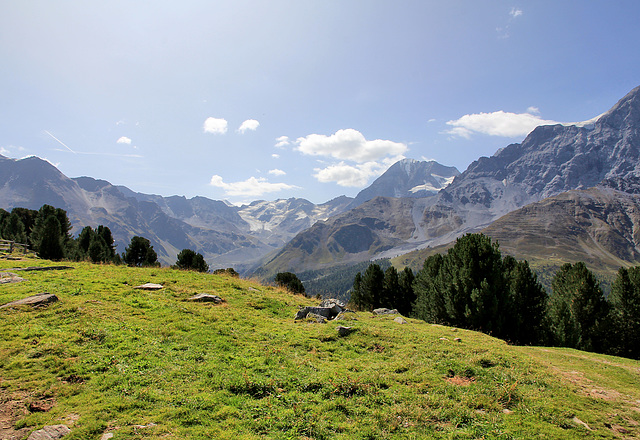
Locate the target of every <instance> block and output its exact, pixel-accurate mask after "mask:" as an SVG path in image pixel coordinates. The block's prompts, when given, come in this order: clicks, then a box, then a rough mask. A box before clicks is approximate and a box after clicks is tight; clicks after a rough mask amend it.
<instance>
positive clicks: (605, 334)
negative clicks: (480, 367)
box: [350, 234, 640, 359]
mask: <svg viewBox="0 0 640 440" xmlns="http://www.w3.org/2000/svg"><path fill="white" fill-rule="evenodd" d="M350 303H351V305H352V306H353V307H355V308H357V309H360V310H371V309H374V308H377V307H389V308H396V309H398V311H399V312H400V313H402V314H404V315H405V316H411V317H414V318H418V319H423V320H425V321H427V322H430V323H435V324H443V325H449V326H455V327H460V328H466V329H470V330H477V331H482V332H485V333H488V334H491V335H493V336H496V337H499V338H502V339H505V340H508V341H510V342H513V343H516V344H533V345H553V346H561V347H571V348H577V349H580V350H587V351H595V352H600V353H607V354H613V355H619V356H625V357H630V358H635V359H639V358H640V266H638V267H634V268H629V269H627V268H620V270H619V271H618V274H617V278H616V279H615V281H614V282H613V285H612V290H611V293H610V294H609V296H608V297H606V298H605V296H604V294H603V292H602V289H601V288H600V283H599V282H598V280H597V278H596V277H595V275H594V274H593V273H592V272H591V271H590V270H589V269H588V268H587V267H586V266H585V265H584V263H581V262H578V263H575V264H570V263H567V264H565V265H563V266H562V267H561V268H560V269H559V270H558V271H557V273H556V274H555V276H554V278H553V280H552V293H551V294H548V293H547V292H546V290H545V289H544V287H542V285H541V284H540V282H539V281H538V279H537V276H536V274H535V272H533V271H532V270H531V268H530V267H529V264H528V262H527V261H518V260H516V259H515V258H513V257H511V256H504V257H503V256H502V255H501V253H500V250H499V247H498V244H497V243H492V242H491V239H490V238H489V237H487V236H485V235H483V234H467V235H465V236H463V237H460V238H459V239H458V240H457V241H456V243H455V244H454V246H453V247H452V248H450V249H449V250H448V251H447V253H446V254H437V255H433V256H431V257H429V258H427V259H426V260H425V262H424V265H423V267H422V269H421V270H420V271H418V272H417V273H416V274H415V276H414V274H413V272H412V271H411V270H410V269H409V268H405V269H404V270H403V271H402V272H400V273H399V274H398V272H397V271H396V269H394V268H393V267H390V268H388V269H387V270H386V271H384V272H383V271H382V269H381V268H380V267H379V266H378V265H377V264H371V265H370V266H369V267H368V268H367V269H366V271H365V272H364V274H360V273H358V274H357V275H356V276H355V279H354V283H353V288H352V290H351V300H350Z"/></svg>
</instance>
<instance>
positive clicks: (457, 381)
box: [444, 376, 476, 387]
mask: <svg viewBox="0 0 640 440" xmlns="http://www.w3.org/2000/svg"><path fill="white" fill-rule="evenodd" d="M444 380H446V381H447V382H449V383H451V384H453V385H458V386H461V387H468V386H469V385H471V384H472V383H474V382H475V381H476V379H475V378H474V377H462V376H453V377H445V379H444Z"/></svg>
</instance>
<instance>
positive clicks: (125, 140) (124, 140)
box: [116, 136, 131, 145]
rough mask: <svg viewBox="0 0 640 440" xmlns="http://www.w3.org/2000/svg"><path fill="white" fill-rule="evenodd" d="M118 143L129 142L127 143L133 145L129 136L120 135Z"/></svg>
mask: <svg viewBox="0 0 640 440" xmlns="http://www.w3.org/2000/svg"><path fill="white" fill-rule="evenodd" d="M116 143H118V144H127V145H131V139H129V138H128V137H126V136H122V137H120V139H118V140H117V141H116Z"/></svg>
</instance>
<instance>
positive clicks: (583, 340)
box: [548, 262, 608, 351]
mask: <svg viewBox="0 0 640 440" xmlns="http://www.w3.org/2000/svg"><path fill="white" fill-rule="evenodd" d="M551 288H552V290H553V293H552V295H551V297H550V299H549V307H548V314H549V320H550V326H551V333H552V337H553V338H554V343H555V344H556V345H560V346H564V347H572V348H577V349H580V350H588V351H599V350H600V349H601V348H602V347H601V345H602V344H601V343H602V342H604V341H603V337H602V336H603V332H604V331H605V326H604V324H605V320H606V318H607V314H608V304H607V303H606V301H605V299H604V297H603V295H602V290H601V289H600V286H599V284H598V280H597V279H596V277H595V276H594V275H593V273H592V272H591V271H590V270H589V269H587V267H586V266H585V264H584V263H582V262H578V263H575V264H574V265H572V264H570V263H566V264H564V265H563V266H562V267H561V268H560V270H558V272H557V273H556V275H555V277H554V278H553V281H552V283H551Z"/></svg>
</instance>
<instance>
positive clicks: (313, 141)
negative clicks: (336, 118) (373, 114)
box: [296, 128, 407, 163]
mask: <svg viewBox="0 0 640 440" xmlns="http://www.w3.org/2000/svg"><path fill="white" fill-rule="evenodd" d="M296 143H297V144H298V146H297V147H296V150H298V151H300V152H301V153H303V154H307V155H311V156H328V157H333V158H334V159H340V160H350V161H353V162H357V163H364V162H369V161H375V160H379V159H382V158H383V157H385V156H397V155H400V154H402V153H404V152H405V151H407V146H406V145H405V144H403V143H399V142H393V141H386V140H381V139H376V140H373V141H368V140H366V139H365V137H364V136H363V135H362V133H360V132H359V131H357V130H354V129H352V128H347V129H345V130H338V131H337V132H335V133H334V134H332V135H331V136H325V135H322V134H310V135H308V136H306V137H301V138H298V139H297V140H296Z"/></svg>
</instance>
